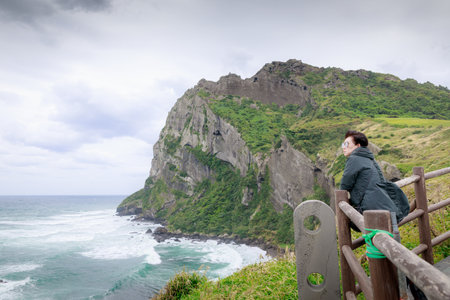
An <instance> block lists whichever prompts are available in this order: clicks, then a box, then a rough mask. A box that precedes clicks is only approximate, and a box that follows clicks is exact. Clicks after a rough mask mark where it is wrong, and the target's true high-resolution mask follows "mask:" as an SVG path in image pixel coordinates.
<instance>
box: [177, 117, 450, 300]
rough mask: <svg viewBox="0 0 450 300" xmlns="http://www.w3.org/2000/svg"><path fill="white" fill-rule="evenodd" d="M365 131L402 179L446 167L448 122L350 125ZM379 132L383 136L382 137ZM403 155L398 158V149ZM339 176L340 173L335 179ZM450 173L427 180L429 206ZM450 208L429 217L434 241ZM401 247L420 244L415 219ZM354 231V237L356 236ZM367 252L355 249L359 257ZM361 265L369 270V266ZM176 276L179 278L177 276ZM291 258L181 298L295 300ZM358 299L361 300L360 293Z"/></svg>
mask: <svg viewBox="0 0 450 300" xmlns="http://www.w3.org/2000/svg"><path fill="white" fill-rule="evenodd" d="M354 128H355V129H357V130H362V131H363V132H365V133H366V134H367V135H368V136H369V137H371V138H370V140H371V141H373V142H374V143H375V144H377V145H379V146H380V147H381V148H382V149H383V152H380V155H379V156H378V159H381V160H386V161H390V162H398V163H399V165H400V166H401V167H402V168H401V169H402V170H403V171H404V172H405V175H406V176H409V175H411V168H412V166H419V165H420V166H423V167H424V168H425V172H429V171H433V170H436V169H440V168H444V167H448V166H449V165H450V161H449V155H448V152H449V151H448V149H449V146H450V145H449V143H450V138H449V132H450V121H446V120H426V119H412V118H396V119H386V118H377V119H367V120H365V121H362V122H360V124H358V125H356V126H355V127H354ZM380 132H381V133H382V134H380ZM396 149H398V150H399V151H400V152H401V153H402V154H403V153H404V154H403V155H401V157H399V154H398V153H399V151H397V150H396ZM336 152H337V149H336V148H335V147H334V148H333V149H324V150H323V151H321V152H319V153H320V154H321V155H322V156H324V157H328V156H336ZM341 175H342V172H340V173H339V174H338V177H339V176H341ZM449 181H450V178H449V175H445V176H441V177H438V178H433V179H430V180H428V181H427V182H426V185H427V192H428V193H427V196H428V199H429V201H430V204H432V203H436V202H439V201H440V200H443V199H447V198H449V197H450V185H449V184H448V183H449ZM403 190H404V191H405V193H406V194H407V195H408V198H409V199H413V198H414V190H413V188H412V186H411V185H410V186H407V187H405V188H403ZM449 212H450V208H448V207H447V208H446V209H441V210H438V211H436V212H433V213H431V214H430V224H431V231H432V237H435V236H437V235H440V234H442V233H444V232H446V231H447V230H449V228H450V216H449ZM400 232H401V237H402V244H403V245H405V246H406V247H407V248H409V249H412V248H414V247H416V246H417V245H418V244H419V236H418V230H417V221H413V222H410V223H409V224H407V225H404V226H402V227H401V228H400ZM352 233H353V238H354V239H356V238H358V237H359V236H360V235H361V234H360V233H355V232H352ZM364 251H365V248H364V247H361V248H359V249H357V250H355V254H356V255H357V257H358V258H360V257H361V256H362V255H363V254H364ZM433 251H434V258H435V261H436V262H437V261H439V260H441V259H443V258H445V257H447V256H449V255H450V242H449V241H446V242H444V243H443V244H440V245H438V246H436V247H434V248H433ZM362 265H363V267H365V268H366V270H367V268H368V264H367V262H363V264H362ZM177 276H178V275H177ZM297 296H298V295H297V282H296V271H295V259H294V257H293V256H292V255H291V256H285V257H282V258H279V259H275V260H273V261H270V262H267V263H258V264H255V265H251V266H247V267H245V268H243V269H242V270H240V271H238V272H236V273H234V274H232V275H230V276H229V277H226V278H224V279H221V280H219V281H217V282H211V281H207V280H206V279H205V280H204V281H203V282H202V284H200V285H198V286H197V287H196V288H193V289H192V290H191V291H190V292H189V293H186V294H185V295H184V296H182V297H181V299H297ZM358 299H364V298H363V296H362V295H360V296H359V297H358Z"/></svg>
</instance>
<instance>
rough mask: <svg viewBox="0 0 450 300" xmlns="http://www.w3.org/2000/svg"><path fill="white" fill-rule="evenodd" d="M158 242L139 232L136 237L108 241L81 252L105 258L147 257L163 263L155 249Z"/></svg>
mask: <svg viewBox="0 0 450 300" xmlns="http://www.w3.org/2000/svg"><path fill="white" fill-rule="evenodd" d="M156 244H157V242H156V241H155V240H153V239H150V238H149V237H148V236H145V235H141V234H137V235H136V236H135V237H134V238H132V239H128V240H127V241H124V242H122V243H117V241H112V242H107V243H106V244H102V245H98V246H96V247H94V248H93V249H91V250H88V251H83V252H80V254H81V255H83V256H85V257H89V258H93V259H103V260H105V259H106V260H108V259H128V258H133V257H145V262H146V263H148V264H152V265H156V264H160V263H161V258H160V256H159V255H158V253H157V252H156V251H155V249H154V246H155V245H156Z"/></svg>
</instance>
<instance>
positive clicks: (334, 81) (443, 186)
mask: <svg viewBox="0 0 450 300" xmlns="http://www.w3.org/2000/svg"><path fill="white" fill-rule="evenodd" d="M283 74H284V73H283ZM287 76H288V77H289V76H291V77H290V78H291V79H294V80H296V81H297V82H299V83H302V82H303V83H306V84H308V86H309V87H310V88H311V94H312V96H313V98H314V100H315V102H316V106H315V107H312V106H307V107H306V108H304V109H303V112H302V115H301V117H298V116H297V111H296V107H295V106H286V107H284V108H279V107H277V106H276V105H272V106H270V105H262V104H260V103H258V102H254V101H252V100H249V99H239V100H238V101H234V100H236V98H233V97H225V98H221V100H217V99H209V100H212V101H211V102H210V107H211V108H212V109H213V111H214V112H215V113H217V114H218V115H220V116H222V117H224V118H225V119H227V120H228V121H229V122H230V123H231V124H232V125H234V126H235V127H236V128H237V129H238V130H239V131H240V133H241V134H242V137H243V138H244V140H245V141H246V142H247V144H248V145H249V147H250V149H251V151H252V152H253V153H262V154H263V155H264V153H267V151H269V150H270V149H271V148H272V147H274V148H276V147H277V145H278V141H279V137H280V135H286V136H287V137H288V139H289V140H290V142H291V143H292V144H293V145H294V147H295V148H297V149H299V150H301V151H303V152H305V153H306V154H308V155H309V156H310V158H312V159H313V160H315V159H317V157H322V158H325V159H327V160H328V161H329V162H330V163H329V167H331V174H333V175H335V177H336V179H337V180H336V182H337V183H338V182H339V180H340V177H341V176H342V171H343V167H344V165H345V159H343V156H337V153H338V152H339V145H340V142H341V140H342V136H343V134H344V133H345V131H346V130H348V129H350V128H353V129H357V130H361V131H363V132H365V133H366V134H367V135H368V136H369V139H370V140H371V141H372V142H374V143H375V144H377V145H378V146H380V147H381V148H382V152H380V154H379V156H378V159H379V160H385V161H388V162H390V163H394V164H396V165H397V166H398V167H399V169H400V170H401V171H402V172H403V173H404V174H405V175H410V173H411V168H412V167H413V166H417V165H421V166H423V167H425V171H426V172H429V171H432V170H436V169H439V168H442V167H447V166H449V159H448V157H449V155H448V154H449V151H448V149H449V147H448V146H449V140H450V126H449V121H446V120H448V119H450V101H449V99H450V97H449V95H450V93H449V91H448V89H446V88H444V87H435V86H433V85H432V84H430V83H425V84H418V83H417V82H416V81H414V80H411V79H408V80H404V81H401V80H399V79H398V78H396V77H394V76H392V75H387V74H377V73H373V72H370V71H361V72H360V74H356V73H354V72H353V73H352V72H342V71H341V70H338V69H334V68H326V69H319V70H318V71H315V72H312V73H308V74H306V75H303V76H298V75H289V74H287ZM203 97H205V98H209V97H210V96H209V94H207V93H205V94H204V95H203ZM238 103H240V104H238ZM255 106H256V108H255ZM387 117H395V119H389V118H387ZM418 118H422V119H418ZM425 118H429V119H427V120H425ZM431 118H433V119H435V120H430V119H431ZM436 119H440V120H436ZM448 182H449V179H448V175H447V177H441V178H437V179H432V180H430V181H428V182H427V188H428V190H429V194H428V197H429V199H430V202H436V201H439V200H441V199H446V198H448V196H449V194H450V187H449V185H448ZM405 192H406V193H407V195H408V197H409V198H410V199H412V198H413V197H414V195H413V191H412V188H411V187H406V188H405ZM213 196H214V193H213ZM211 199H214V197H211ZM206 202H208V201H205V203H206ZM256 210H258V209H256ZM448 213H449V209H445V210H441V211H438V212H435V213H433V214H432V216H431V224H432V232H433V235H438V234H439V233H442V232H444V231H446V230H448V228H449V225H450V224H449V221H448V220H449V216H448ZM269 215H270V216H271V215H272V214H268V215H266V216H269ZM263 217H264V216H263ZM205 226H207V225H205ZM416 226H417V225H416V223H414V222H412V223H411V224H409V225H406V226H403V227H402V228H401V233H402V238H403V243H404V244H405V245H406V246H407V247H408V248H413V247H415V246H416V245H417V244H418V233H417V228H416ZM248 228H250V227H248ZM201 229H203V230H205V229H206V231H207V230H208V228H201ZM449 249H450V246H449V242H446V243H444V244H442V245H440V246H438V247H436V248H435V250H434V251H435V259H436V260H437V261H438V260H440V259H441V258H442V257H446V256H448V255H449ZM356 252H357V254H358V255H361V254H362V252H363V250H357V251H356ZM293 266H294V262H293V260H292V259H291V261H290V262H289V263H286V261H285V260H278V261H273V262H270V263H267V264H258V265H255V266H249V267H246V268H244V269H243V270H242V271H240V272H237V273H235V274H233V275H231V276H230V277H227V278H225V279H223V280H220V281H219V282H218V283H211V282H208V281H204V282H202V283H201V285H200V286H199V287H198V288H196V289H194V290H193V292H191V293H190V295H191V296H188V298H189V297H190V298H191V299H198V298H203V299H209V298H213V299H214V298H220V299H223V298H225V299H226V298H236V297H237V298H247V299H256V298H267V299H269V298H270V299H273V298H285V299H291V298H292V299H295V298H296V295H295V293H296V281H295V267H294V269H293V270H294V272H291V271H289V270H291V269H292V268H293ZM270 268H275V269H276V270H277V271H271V272H267V270H268V269H270ZM248 270H252V271H251V272H248ZM277 273H282V274H288V275H286V276H284V275H283V276H282V277H278V274H277ZM250 276H254V277H250ZM248 278H252V280H248ZM286 282H289V284H288V285H286V284H285V283H286ZM272 286H275V287H276V286H282V287H284V288H283V289H282V291H279V292H274V291H273V290H272V289H271V288H270V287H272ZM261 290H263V291H264V292H263V293H262V294H258V293H257V292H258V291H261ZM288 295H289V296H288Z"/></svg>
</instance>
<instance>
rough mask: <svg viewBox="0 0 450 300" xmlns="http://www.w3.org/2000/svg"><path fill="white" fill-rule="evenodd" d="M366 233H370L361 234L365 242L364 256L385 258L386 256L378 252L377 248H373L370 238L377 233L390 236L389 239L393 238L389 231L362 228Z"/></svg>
mask: <svg viewBox="0 0 450 300" xmlns="http://www.w3.org/2000/svg"><path fill="white" fill-rule="evenodd" d="M364 229H365V230H367V231H370V232H369V233H367V234H363V235H362V236H363V238H364V240H365V241H366V246H367V250H366V254H367V257H370V258H386V256H385V255H384V254H383V253H382V252H381V251H380V250H378V248H377V247H375V246H374V245H373V243H372V238H373V237H374V236H375V235H376V234H377V233H386V234H388V235H390V236H391V237H394V236H393V235H392V233H390V232H389V231H386V230H381V229H368V228H364Z"/></svg>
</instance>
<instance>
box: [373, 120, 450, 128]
mask: <svg viewBox="0 0 450 300" xmlns="http://www.w3.org/2000/svg"><path fill="white" fill-rule="evenodd" d="M374 121H381V122H385V123H386V124H388V125H390V126H393V127H399V128H405V127H419V128H431V127H439V126H442V127H450V121H449V120H436V119H419V118H386V117H385V118H375V119H374Z"/></svg>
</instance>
